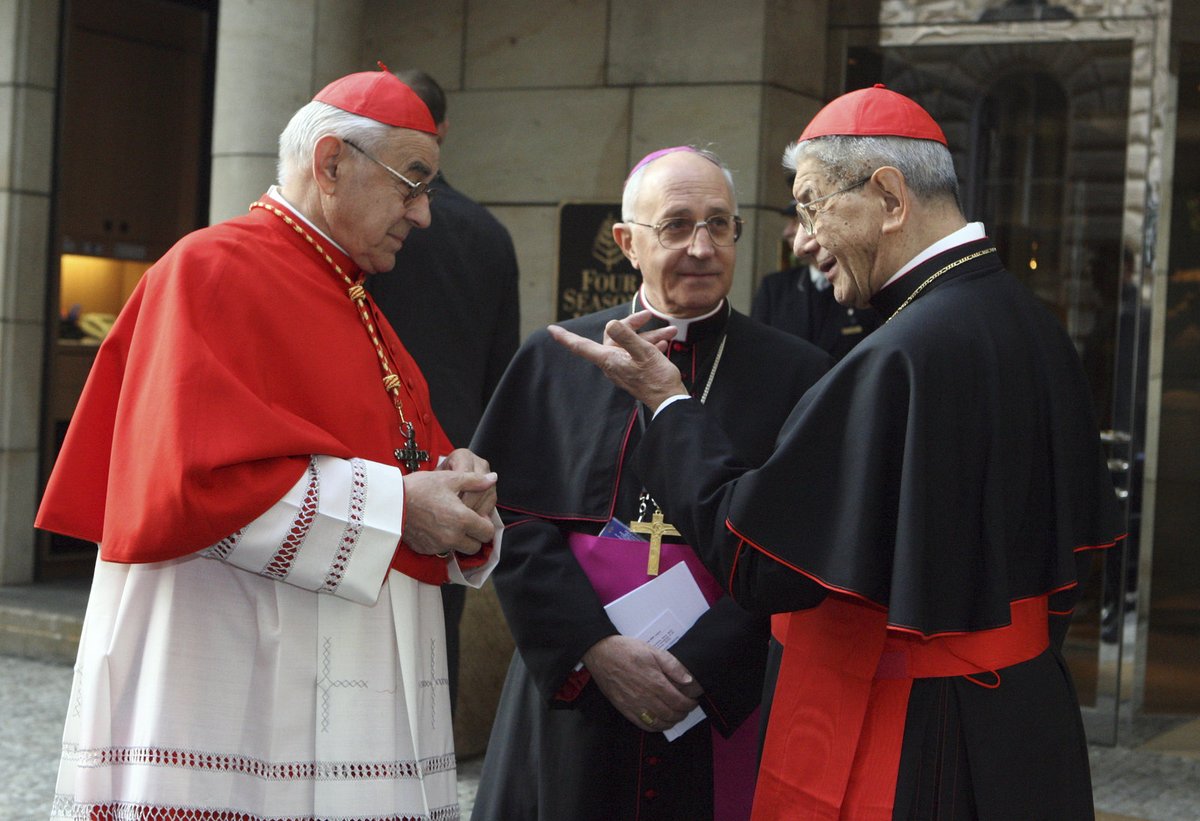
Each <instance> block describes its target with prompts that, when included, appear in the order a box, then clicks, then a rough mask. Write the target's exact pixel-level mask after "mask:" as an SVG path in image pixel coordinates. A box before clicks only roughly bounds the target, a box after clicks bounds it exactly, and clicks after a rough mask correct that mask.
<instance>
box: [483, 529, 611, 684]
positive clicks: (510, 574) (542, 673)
mask: <svg viewBox="0 0 1200 821" xmlns="http://www.w3.org/2000/svg"><path fill="white" fill-rule="evenodd" d="M501 513H502V514H503V519H504V523H505V531H504V549H503V551H502V553H501V557H500V563H499V565H497V567H496V569H495V571H494V572H493V574H492V579H493V581H494V583H495V585H496V593H497V594H498V595H497V598H498V599H499V600H500V606H501V608H502V609H503V611H504V618H505V620H506V621H507V622H508V626H509V629H510V630H511V631H512V634H513V639H514V641H515V642H516V645H517V652H519V653H520V654H521V659H522V661H524V662H525V666H526V667H527V668H528V670H529V674H530V676H532V678H533V680H534V681H535V682H536V683H537V687H538V691H539V692H540V693H541V694H542V696H543V697H544V698H545V699H547V701H550V702H553V701H554V696H555V694H557V693H558V692H559V690H560V689H561V688H562V686H563V684H564V683H565V682H566V680H567V677H568V676H570V675H571V673H572V672H573V671H574V669H575V666H576V665H577V664H578V663H579V662H580V661H581V660H582V658H583V654H584V653H585V652H586V651H587V650H588V648H589V647H591V646H592V645H593V644H595V643H596V642H598V641H599V640H600V639H602V638H604V637H606V636H611V635H615V634H616V633H617V629H616V628H615V627H613V624H612V622H611V621H610V620H609V618H608V614H607V613H605V612H604V606H603V605H602V604H601V603H600V599H599V597H598V596H597V595H596V591H595V590H594V589H593V588H592V584H591V582H590V581H589V580H588V577H587V574H586V573H584V572H583V568H582V567H580V565H579V562H578V560H576V558H575V554H574V553H572V552H571V549H570V547H568V545H567V538H566V534H565V533H564V532H563V531H562V530H560V529H559V527H558V526H557V525H556V524H554V523H553V522H549V521H546V520H544V519H538V518H534V517H530V516H514V515H512V514H509V513H507V512H505V511H501Z"/></svg>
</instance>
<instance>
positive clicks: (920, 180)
mask: <svg viewBox="0 0 1200 821" xmlns="http://www.w3.org/2000/svg"><path fill="white" fill-rule="evenodd" d="M805 159H813V160H816V161H817V162H818V163H819V164H820V165H821V166H822V167H823V168H824V169H825V171H826V172H827V173H828V174H829V178H830V182H832V183H834V184H843V185H850V184H851V183H854V182H857V181H858V180H861V179H862V178H863V177H867V176H869V175H871V174H872V173H874V171H875V169H877V168H881V167H883V166H885V165H890V166H892V167H893V168H896V169H899V171H900V173H901V174H903V175H904V180H905V182H906V183H908V187H909V188H910V189H912V191H913V193H914V194H916V196H917V198H918V199H922V200H932V199H940V198H944V197H950V198H952V199H953V200H954V201H955V202H956V203H957V202H958V201H959V200H958V175H957V174H956V173H955V172H954V158H953V157H951V156H950V149H948V148H946V146H944V145H942V144H941V143H939V142H937V141H935V140H914V139H909V138H907V137H852V136H843V135H835V136H828V137H816V138H814V139H811V140H804V141H803V142H797V143H792V144H791V145H789V146H788V147H787V149H786V150H785V151H784V152H783V167H784V168H786V169H788V170H789V171H792V172H795V170H796V167H797V166H798V165H800V163H801V162H802V161H803V160H805Z"/></svg>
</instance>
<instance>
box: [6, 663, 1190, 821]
mask: <svg viewBox="0 0 1200 821" xmlns="http://www.w3.org/2000/svg"><path fill="white" fill-rule="evenodd" d="M70 686H71V668H70V666H69V665H66V664H63V663H50V662H43V661H30V660H27V659H20V658H13V657H0V727H2V728H3V729H2V730H0V819H4V821H27V820H32V819H44V818H46V817H47V815H48V813H49V809H50V799H51V796H52V795H53V792H54V778H55V773H56V771H57V767H58V747H59V738H60V736H61V733H62V717H63V713H64V710H65V705H66V703H67V696H68V694H69V691H70ZM1091 758H1092V778H1093V782H1094V783H1095V785H1096V787H1095V791H1096V792H1095V794H1096V808H1097V810H1098V811H1099V815H1098V818H1100V819H1110V820H1111V821H1117V819H1121V820H1122V821H1123V820H1124V819H1129V818H1132V819H1145V821H1196V819H1198V818H1200V758H1198V757H1196V756H1194V755H1193V756H1189V755H1186V754H1181V753H1173V752H1157V751H1153V750H1150V749H1147V748H1146V747H1145V746H1142V747H1138V748H1132V749H1131V748H1127V747H1116V748H1109V747H1092V749H1091ZM459 766H460V772H459V775H460V778H459V800H460V806H461V807H462V812H463V818H469V817H470V812H471V806H472V805H473V804H474V800H475V788H476V785H477V783H478V778H479V760H478V759H474V760H471V761H465V762H460V765H459Z"/></svg>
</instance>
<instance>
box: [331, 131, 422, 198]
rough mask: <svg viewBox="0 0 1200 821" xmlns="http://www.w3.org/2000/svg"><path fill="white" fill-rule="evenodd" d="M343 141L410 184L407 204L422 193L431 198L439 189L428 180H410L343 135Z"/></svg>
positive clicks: (405, 196) (401, 180)
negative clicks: (430, 184)
mask: <svg viewBox="0 0 1200 821" xmlns="http://www.w3.org/2000/svg"><path fill="white" fill-rule="evenodd" d="M342 142H344V143H345V144H346V145H348V146H350V147H351V148H353V149H354V150H355V151H357V152H358V153H360V154H362V155H363V156H364V157H366V158H367V159H368V160H370V161H371V162H373V163H375V164H376V165H378V166H379V167H380V168H382V169H383V170H384V171H387V172H388V173H389V174H391V175H392V176H393V177H395V178H396V179H398V180H400V182H402V183H404V184H405V185H407V186H408V193H406V194H405V195H404V204H405V205H408V204H409V203H410V202H412V201H413V200H415V199H416V198H417V197H419V196H421V195H422V194H424V195H425V196H427V197H429V198H430V199H433V194H434V192H435V191H437V189H436V188H430V187H429V183H427V182H413V181H412V180H410V179H409V178H408V177H406V176H404V175H403V174H401V173H400V172H399V171H397V170H396V169H394V168H392V167H391V166H390V165H388V164H387V163H385V162H383V161H382V160H379V159H376V158H375V157H373V156H371V155H370V154H368V153H367V152H366V151H364V150H363V149H361V148H359V147H358V146H357V145H355V144H354V143H352V142H350V141H349V140H347V139H346V138H345V137H343V138H342Z"/></svg>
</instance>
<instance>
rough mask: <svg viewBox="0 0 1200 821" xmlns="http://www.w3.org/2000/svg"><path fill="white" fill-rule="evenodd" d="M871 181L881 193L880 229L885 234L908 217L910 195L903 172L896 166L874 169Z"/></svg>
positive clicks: (897, 228)
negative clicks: (881, 212) (881, 215)
mask: <svg viewBox="0 0 1200 821" xmlns="http://www.w3.org/2000/svg"><path fill="white" fill-rule="evenodd" d="M871 182H872V183H874V184H875V187H876V188H877V189H878V190H879V192H880V194H881V195H882V200H881V202H882V205H883V215H884V216H883V224H882V225H881V226H880V230H881V231H882V232H883V233H885V234H886V233H890V232H892V231H898V230H900V228H901V227H902V226H903V225H904V223H905V222H906V221H907V219H908V216H909V209H910V207H911V205H912V203H911V196H912V195H911V194H910V193H909V190H908V183H907V182H906V181H905V179H904V174H902V173H901V172H900V169H898V168H894V167H892V166H890V165H885V166H882V167H880V168H877V169H876V170H875V173H874V174H872V175H871Z"/></svg>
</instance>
